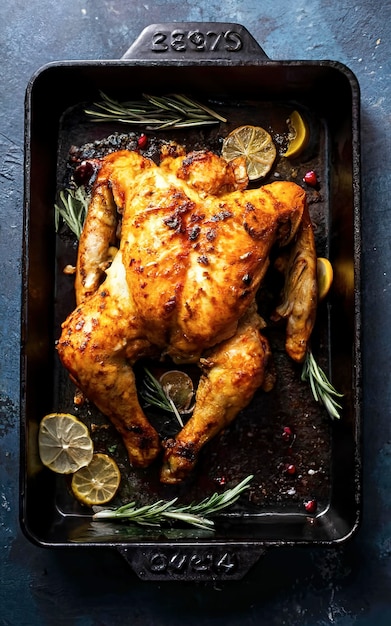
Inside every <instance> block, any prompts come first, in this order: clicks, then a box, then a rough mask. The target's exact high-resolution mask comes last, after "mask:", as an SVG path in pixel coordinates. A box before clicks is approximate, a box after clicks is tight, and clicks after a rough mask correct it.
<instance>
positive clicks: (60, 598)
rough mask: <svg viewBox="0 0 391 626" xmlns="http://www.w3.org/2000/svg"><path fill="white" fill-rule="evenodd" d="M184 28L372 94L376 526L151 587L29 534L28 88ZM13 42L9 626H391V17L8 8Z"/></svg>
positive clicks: (7, 60)
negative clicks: (22, 418)
mask: <svg viewBox="0 0 391 626" xmlns="http://www.w3.org/2000/svg"><path fill="white" fill-rule="evenodd" d="M173 20H174V21H225V22H227V21H231V22H238V23H241V24H243V25H244V26H245V27H246V28H247V29H248V30H249V31H250V32H251V34H252V35H253V36H254V37H255V39H256V40H257V41H258V42H259V43H260V44H261V46H262V47H263V49H264V50H265V52H266V53H267V54H268V56H269V57H270V58H272V59H275V60H279V59H281V60H282V59H313V60H320V59H333V60H337V61H340V62H342V63H344V64H346V65H347V66H348V67H349V68H350V69H351V70H352V71H353V72H354V73H355V75H356V76H357V78H358V81H359V83H360V87H361V98H362V111H361V116H362V117H361V127H362V193H363V198H362V200H363V204H362V207H363V208H362V233H363V257H362V263H363V284H362V296H363V325H364V341H363V346H362V348H363V359H364V361H363V364H364V399H363V419H364V493H363V502H364V505H363V520H362V525H361V528H360V530H359V532H358V533H357V534H356V536H355V537H354V539H353V540H352V541H351V542H350V543H348V544H345V545H341V546H339V547H336V548H333V549H319V548H318V549H313V550H309V549H305V550H304V549H290V548H280V549H277V550H271V551H270V552H268V553H267V554H266V555H265V556H264V557H263V558H262V559H261V560H260V561H259V563H258V564H257V565H256V566H255V567H254V568H253V569H252V570H251V572H250V573H249V574H248V575H247V576H246V577H245V578H244V579H243V580H242V581H240V582H235V583H234V582H230V583H216V584H194V583H180V584H178V583H175V584H173V583H146V582H142V581H140V580H139V579H138V578H137V576H136V575H135V574H134V573H133V572H132V571H131V570H130V568H129V567H128V565H127V563H126V562H125V560H124V559H123V558H122V557H121V556H120V555H119V554H117V553H116V552H114V551H111V550H105V549H104V550H89V551H86V550H84V551H83V550H74V549H70V550H57V551H51V550H45V549H42V548H39V547H36V546H34V545H32V544H31V543H30V542H29V541H27V539H26V538H25V537H24V536H23V535H22V533H21V530H20V528H19V521H18V500H19V485H18V472H19V366H20V364H19V354H20V330H19V328H20V310H21V307H20V298H21V254H22V203H23V128H24V126H23V125H24V119H23V118H24V93H25V89H26V85H27V83H28V80H29V79H30V76H31V75H32V74H33V73H34V72H35V71H36V69H37V68H39V67H40V66H41V65H43V64H46V63H47V62H49V61H55V60H61V59H104V58H119V57H120V56H121V55H122V54H124V52H125V51H126V50H127V48H128V47H129V45H130V44H131V43H132V42H133V41H134V39H135V38H136V37H137V35H138V34H139V33H140V32H141V30H142V29H143V28H144V27H145V26H147V25H148V24H151V23H157V22H162V21H173ZM0 38H1V52H2V58H3V61H2V63H1V88H0V276H1V285H2V288H1V293H0V340H1V361H0V376H1V378H0V416H1V417H0V550H1V556H0V624H1V625H4V626H6V625H15V626H16V625H35V624H37V625H38V624H42V625H51V624H56V625H62V624H64V625H65V624H66V625H69V626H70V625H75V626H76V625H80V626H81V625H83V626H93V625H105V626H106V625H107V626H116V625H117V624H118V625H120V624H121V625H122V624H132V626H138V625H140V626H149V625H155V624H157V625H159V624H162V625H167V626H176V625H178V626H179V625H182V624H187V625H189V626H190V625H192V624H194V625H197V626H202V625H203V624H215V625H219V624H221V625H224V626H230V625H231V624H232V625H239V624H240V625H241V626H252V625H255V624H257V625H258V624H265V625H266V624H267V625H268V626H273V625H275V626H280V625H283V624H284V625H287V626H292V625H296V624H297V625H300V626H315V625H316V624H320V625H327V624H333V625H338V626H351V625H353V624H354V625H357V626H358V625H359V626H372V624H376V625H377V626H382V625H386V624H391V593H390V592H391V495H390V494H391V328H390V320H391V254H390V252H391V244H390V229H391V159H390V154H391V93H390V84H391V65H390V57H391V45H390V38H391V4H390V3H389V2H378V3H375V2H373V1H372V2H369V1H367V0H357V1H356V2H347V1H346V0H342V1H338V2H337V1H336V0H334V1H332V0H307V1H306V2H303V1H302V0H298V1H296V2H291V0H274V1H271V0H263V1H262V2H259V1H258V0H241V1H240V2H238V1H237V0H236V1H235V2H234V1H233V0H225V2H221V1H219V2H217V1H216V0H198V2H197V3H196V2H189V1H187V0H182V1H181V2H178V1H176V0H172V1H165V0H155V1H152V0H151V1H148V0H143V1H141V0H98V1H97V0H70V1H69V0H68V1H61V0H60V1H58V2H53V1H52V0H30V1H29V2H25V1H24V0H23V1H22V0H14V1H13V2H2V3H1V6H0ZM66 88H67V89H72V85H68V86H67V87H66ZM332 97H338V94H334V95H333V96H332ZM48 98H50V94H48Z"/></svg>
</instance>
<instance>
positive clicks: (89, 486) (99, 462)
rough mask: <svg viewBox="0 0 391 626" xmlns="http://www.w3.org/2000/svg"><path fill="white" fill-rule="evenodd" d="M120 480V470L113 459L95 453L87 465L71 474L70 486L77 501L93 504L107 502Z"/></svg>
mask: <svg viewBox="0 0 391 626" xmlns="http://www.w3.org/2000/svg"><path fill="white" fill-rule="evenodd" d="M120 482H121V472H120V471H119V468H118V465H117V463H116V462H115V461H114V459H112V458H111V457H110V456H108V455H107V454H101V453H97V454H94V455H93V457H92V461H91V463H90V464H89V465H87V466H86V467H82V468H81V469H79V470H78V471H77V472H75V473H74V474H73V476H72V482H71V488H72V492H73V495H74V496H75V498H77V499H78V500H79V502H82V503H83V504H87V505H88V506H94V505H99V504H106V503H107V502H109V501H110V500H111V499H112V498H113V497H114V496H115V494H116V493H117V489H118V487H119V484H120Z"/></svg>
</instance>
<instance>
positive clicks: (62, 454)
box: [38, 413, 94, 474]
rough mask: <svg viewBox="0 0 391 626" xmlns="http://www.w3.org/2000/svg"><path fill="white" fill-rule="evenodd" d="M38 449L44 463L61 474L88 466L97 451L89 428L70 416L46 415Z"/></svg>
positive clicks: (41, 426) (63, 414)
mask: <svg viewBox="0 0 391 626" xmlns="http://www.w3.org/2000/svg"><path fill="white" fill-rule="evenodd" d="M38 446H39V456H40V457H41V461H42V463H43V464H44V465H45V466H46V467H49V469H51V470H53V472H57V473H58V474H71V473H72V472H76V470H78V469H80V468H81V467H84V466H85V465H88V463H90V461H91V459H92V455H93V452H94V446H93V442H92V439H91V437H90V434H89V432H88V428H87V426H86V425H85V424H83V422H81V421H80V420H78V419H77V418H76V417H74V415H70V414H69V413H50V414H49V415H45V417H44V418H43V419H42V421H41V423H40V425H39V431H38Z"/></svg>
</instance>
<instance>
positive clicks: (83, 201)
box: [54, 185, 89, 239]
mask: <svg viewBox="0 0 391 626" xmlns="http://www.w3.org/2000/svg"><path fill="white" fill-rule="evenodd" d="M59 197H60V201H61V204H55V205H54V223H55V228H56V232H57V231H58V228H59V225H60V217H62V219H63V220H64V222H65V223H66V224H67V226H69V228H70V229H71V231H72V232H73V233H74V234H75V235H76V237H77V238H78V239H79V238H80V235H81V231H82V230H83V225H84V221H85V219H86V216H87V210H88V204H89V196H88V194H87V192H86V190H85V187H84V186H83V185H82V186H80V187H77V189H76V190H73V189H65V190H61V191H60V195H59Z"/></svg>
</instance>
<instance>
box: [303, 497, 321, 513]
mask: <svg viewBox="0 0 391 626" xmlns="http://www.w3.org/2000/svg"><path fill="white" fill-rule="evenodd" d="M304 508H305V510H306V511H307V513H315V512H316V509H317V508H318V503H317V502H316V500H306V501H305V502H304Z"/></svg>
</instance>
